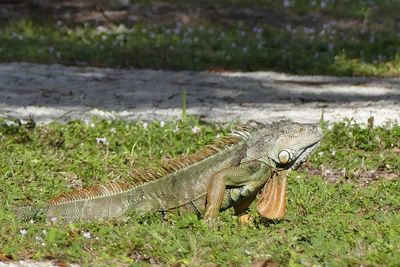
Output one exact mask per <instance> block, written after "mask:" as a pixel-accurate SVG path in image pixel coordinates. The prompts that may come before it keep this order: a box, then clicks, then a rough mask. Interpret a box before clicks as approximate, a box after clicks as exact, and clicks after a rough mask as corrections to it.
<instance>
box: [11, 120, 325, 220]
mask: <svg viewBox="0 0 400 267" xmlns="http://www.w3.org/2000/svg"><path fill="white" fill-rule="evenodd" d="M321 138H322V133H321V129H320V128H319V127H318V126H317V125H314V124H300V123H294V122H289V121H280V122H275V123H272V124H266V123H260V122H254V121H252V122H248V123H247V124H245V125H242V126H240V127H239V128H238V130H237V131H235V132H233V133H232V134H230V135H228V136H226V137H223V138H221V139H220V140H217V141H216V142H214V143H213V144H211V145H208V146H207V147H205V148H204V149H202V150H200V151H198V152H197V153H195V154H193V155H189V156H184V157H181V158H179V159H176V160H167V161H166V162H164V163H163V165H162V166H161V167H160V168H158V169H151V170H146V171H142V172H139V171H133V172H132V174H131V175H132V176H133V178H135V181H137V182H132V183H118V182H110V183H106V184H104V185H95V186H92V187H89V188H86V189H81V190H77V191H74V192H70V193H66V194H63V195H61V196H58V197H56V198H54V199H52V200H50V201H49V203H48V205H47V206H46V207H45V208H44V209H43V210H44V213H45V216H46V217H47V218H52V217H57V218H60V219H65V220H92V219H108V218H114V217H119V216H122V215H123V214H124V213H126V212H128V211H136V212H138V213H147V212H166V211H170V210H176V209H178V210H179V211H180V212H185V211H191V212H196V213H198V214H199V215H202V216H204V217H205V218H206V219H212V218H215V217H217V216H218V213H219V211H222V210H225V209H228V208H230V207H233V208H234V209H235V212H236V213H237V214H239V213H241V212H242V211H244V210H245V209H247V207H248V206H249V205H250V203H251V202H252V201H253V200H254V199H255V198H256V196H257V194H258V193H259V192H261V191H262V193H261V197H260V200H259V203H258V205H257V209H258V211H259V213H260V214H261V215H262V216H264V217H267V218H271V219H276V218H282V217H283V216H284V214H285V202H286V184H287V182H286V174H287V171H288V170H290V169H293V168H296V167H297V166H299V165H300V164H301V163H302V162H304V161H305V160H306V159H307V157H308V155H309V154H310V153H311V152H312V151H313V150H314V149H315V148H316V146H317V145H318V144H319V142H320V140H321ZM23 210H24V212H23V213H25V214H24V215H22V214H19V215H17V216H19V217H26V216H27V214H30V213H31V212H34V211H35V210H36V208H29V209H23Z"/></svg>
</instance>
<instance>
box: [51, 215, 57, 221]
mask: <svg viewBox="0 0 400 267" xmlns="http://www.w3.org/2000/svg"><path fill="white" fill-rule="evenodd" d="M50 220H51V221H52V222H56V221H57V220H58V219H57V217H55V216H53V217H51V219H50Z"/></svg>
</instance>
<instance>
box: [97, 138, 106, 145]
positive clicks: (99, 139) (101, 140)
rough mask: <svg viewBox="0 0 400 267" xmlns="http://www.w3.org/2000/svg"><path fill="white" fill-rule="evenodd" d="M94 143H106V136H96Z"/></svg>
mask: <svg viewBox="0 0 400 267" xmlns="http://www.w3.org/2000/svg"><path fill="white" fill-rule="evenodd" d="M96 143H98V144H100V143H102V144H104V145H108V141H107V138H106V137H96Z"/></svg>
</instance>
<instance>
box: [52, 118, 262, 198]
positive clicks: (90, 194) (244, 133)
mask: <svg viewBox="0 0 400 267" xmlns="http://www.w3.org/2000/svg"><path fill="white" fill-rule="evenodd" d="M259 126H260V125H257V126H254V125H250V124H244V125H239V126H238V127H237V128H236V129H237V130H236V131H234V132H233V133H231V134H229V135H227V136H225V137H222V138H220V139H218V140H216V141H214V142H213V143H212V144H210V145H207V146H206V147H205V148H203V149H201V150H199V151H198V152H196V153H194V154H191V155H188V156H182V157H180V158H177V159H168V160H166V161H164V162H163V163H162V164H161V167H159V168H154V169H145V170H133V171H132V172H131V173H130V175H131V176H133V177H134V180H133V181H132V182H129V183H128V182H108V183H105V184H99V185H93V186H91V187H88V188H83V189H79V190H76V191H73V192H69V193H64V194H62V195H60V196H58V197H55V198H53V199H51V200H50V201H49V204H50V205H58V204H64V203H70V202H75V201H79V200H84V199H94V198H98V197H105V196H110V195H114V194H118V193H121V192H125V191H128V190H130V189H133V188H135V187H137V186H139V185H142V184H145V183H147V182H150V181H154V180H157V179H160V178H162V177H166V176H168V175H172V174H173V173H175V172H177V171H180V170H183V169H185V168H187V167H189V166H191V165H193V164H195V163H197V162H199V161H202V160H204V159H207V158H209V157H211V156H212V155H215V154H216V153H218V152H220V151H222V150H224V149H227V148H229V147H231V146H232V145H235V144H237V143H238V142H240V141H241V140H243V139H246V138H248V137H249V136H250V132H251V131H252V130H254V129H255V128H259Z"/></svg>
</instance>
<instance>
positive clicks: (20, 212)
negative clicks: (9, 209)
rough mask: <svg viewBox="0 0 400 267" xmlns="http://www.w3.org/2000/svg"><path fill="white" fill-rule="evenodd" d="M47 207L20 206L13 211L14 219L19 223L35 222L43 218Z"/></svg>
mask: <svg viewBox="0 0 400 267" xmlns="http://www.w3.org/2000/svg"><path fill="white" fill-rule="evenodd" d="M47 210H48V208H47V207H36V206H22V207H16V208H14V209H13V212H14V214H15V217H16V218H17V219H18V220H21V221H28V220H35V219H38V218H41V217H43V216H45V213H46V212H47Z"/></svg>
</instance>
